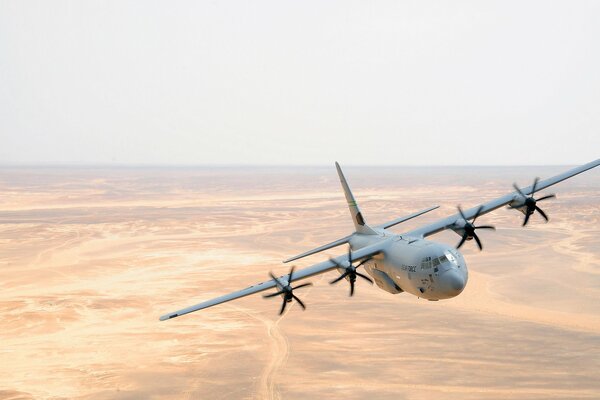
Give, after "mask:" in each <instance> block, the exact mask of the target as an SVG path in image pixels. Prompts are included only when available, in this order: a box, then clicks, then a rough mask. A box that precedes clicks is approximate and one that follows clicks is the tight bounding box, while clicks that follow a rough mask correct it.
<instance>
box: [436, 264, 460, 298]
mask: <svg viewBox="0 0 600 400" xmlns="http://www.w3.org/2000/svg"><path fill="white" fill-rule="evenodd" d="M440 278H441V279H440V280H441V282H440V283H441V285H440V289H441V290H442V292H443V293H444V294H445V295H446V296H448V297H454V296H458V295H459V294H460V293H461V292H462V291H463V289H464V288H465V283H466V282H465V278H464V277H463V276H462V274H461V273H460V272H459V271H457V270H456V269H450V270H448V271H446V272H444V274H443V275H442V276H441V277H440Z"/></svg>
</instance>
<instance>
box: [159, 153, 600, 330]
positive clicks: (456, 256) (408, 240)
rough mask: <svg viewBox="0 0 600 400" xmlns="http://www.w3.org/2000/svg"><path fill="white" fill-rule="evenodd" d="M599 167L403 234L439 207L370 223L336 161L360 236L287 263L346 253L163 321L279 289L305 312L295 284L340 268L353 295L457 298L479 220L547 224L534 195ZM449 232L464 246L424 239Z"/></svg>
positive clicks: (518, 190) (537, 182) (287, 300)
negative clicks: (516, 218) (501, 213)
mask: <svg viewBox="0 0 600 400" xmlns="http://www.w3.org/2000/svg"><path fill="white" fill-rule="evenodd" d="M598 165H600V159H598V160H596V161H593V162H590V163H588V164H585V165H582V166H580V167H577V168H573V169H571V170H569V171H567V172H564V173H562V174H560V175H556V176H554V177H552V178H549V179H545V180H542V181H540V180H539V178H535V180H534V181H533V184H532V185H531V186H528V187H526V188H519V187H518V186H517V185H516V184H514V185H513V186H514V189H515V191H514V192H511V193H509V194H507V195H505V196H502V197H499V198H497V199H495V200H491V201H488V202H487V203H483V204H481V205H479V206H476V207H473V208H470V209H468V210H462V209H461V208H460V207H459V208H458V213H456V214H454V215H451V216H449V217H447V218H444V219H440V220H438V221H435V222H433V223H431V224H428V225H425V226H423V227H421V228H417V229H414V230H411V231H408V232H404V233H402V234H395V233H392V232H390V231H388V230H387V229H388V228H390V227H392V226H394V225H398V224H400V223H402V222H405V221H408V220H409V219H412V218H415V217H418V216H420V215H422V214H425V213H427V212H429V211H432V210H434V209H436V208H438V207H437V206H436V207H431V208H427V209H425V210H421V211H418V212H415V213H413V214H410V215H406V216H404V217H400V218H397V219H394V220H392V221H389V222H386V223H383V224H379V225H368V224H367V223H366V221H365V218H364V217H363V215H362V213H361V212H360V209H359V207H358V204H357V202H356V200H355V199H354V196H353V195H352V192H351V191H350V187H349V186H348V182H347V181H346V178H345V177H344V174H343V173H342V169H341V168H340V166H339V164H338V163H337V162H336V163H335V166H336V168H337V173H338V175H339V178H340V182H341V184H342V188H343V189H344V194H345V195H346V200H347V202H348V208H349V209H350V215H351V216H352V221H353V222H354V228H355V232H354V233H352V234H351V235H348V236H345V237H343V238H341V239H338V240H335V241H333V242H331V243H328V244H326V245H323V246H320V247H317V248H316V249H313V250H310V251H307V252H305V253H302V254H300V255H297V256H295V257H292V258H290V259H288V260H285V261H284V262H285V263H287V262H290V261H294V260H297V259H299V258H302V257H306V256H309V255H312V254H315V253H319V252H321V251H324V250H327V249H331V248H333V247H337V246H340V245H343V244H348V252H347V254H344V255H341V256H339V257H335V258H330V259H329V260H327V261H324V262H321V263H318V264H315V265H313V266H311V267H308V268H304V269H302V270H299V271H295V270H294V267H292V268H291V270H290V272H289V273H288V274H286V275H283V276H279V277H277V276H275V275H273V273H269V276H270V278H271V279H270V280H268V281H266V282H261V283H258V284H256V285H252V286H250V287H247V288H246V289H242V290H239V291H237V292H233V293H230V294H226V295H224V296H221V297H217V298H215V299H212V300H208V301H205V302H202V303H200V304H197V305H194V306H191V307H188V308H184V309H182V310H179V311H175V312H172V313H169V314H165V315H163V316H162V317H160V320H161V321H164V320H167V319H171V318H175V317H179V316H181V315H184V314H188V313H191V312H194V311H198V310H202V309H205V308H208V307H212V306H215V305H217V304H221V303H225V302H227V301H231V300H235V299H239V298H241V297H244V296H248V295H251V294H255V293H259V292H263V291H265V290H269V289H275V292H274V293H270V294H267V295H265V296H264V297H265V298H270V297H276V296H281V297H282V298H283V303H282V305H281V309H280V314H282V313H283V312H284V311H285V308H286V305H287V304H288V303H290V302H291V301H292V300H296V301H297V302H298V304H299V305H300V306H301V307H302V308H303V309H306V306H305V305H304V303H303V302H302V300H300V299H299V298H298V297H297V296H296V294H295V291H296V290H297V289H300V288H302V287H305V286H309V285H311V283H303V284H300V285H297V286H294V284H295V283H296V282H297V281H299V280H301V279H305V278H308V277H311V276H314V275H317V274H322V273H324V272H328V271H331V270H337V272H338V273H339V276H338V277H336V278H335V279H333V280H332V281H331V282H330V283H331V284H335V283H337V282H339V281H341V280H346V281H347V282H348V283H349V285H350V296H352V295H353V294H354V285H355V283H356V280H357V278H361V279H363V280H364V281H367V282H370V283H371V284H372V283H373V281H375V283H376V284H377V286H379V288H381V289H383V290H385V291H387V292H389V293H393V294H396V293H401V292H407V293H410V294H412V295H414V296H418V297H420V298H424V299H427V300H431V301H436V300H442V299H449V298H452V297H455V296H457V295H458V294H460V293H461V292H462V291H463V289H464V288H465V285H466V284H467V278H468V272H467V265H466V263H465V259H464V257H463V256H462V254H461V253H460V252H459V251H458V249H459V248H460V247H461V246H462V245H463V244H464V243H465V242H466V241H470V240H472V239H474V240H475V243H476V244H477V246H478V247H479V249H480V250H481V249H482V248H483V245H482V244H481V240H480V239H479V237H478V236H477V230H478V229H494V227H493V226H489V225H476V224H475V221H476V220H477V218H478V217H479V216H481V215H483V214H487V213H489V212H490V211H493V210H495V209H497V208H500V207H502V206H508V208H510V209H513V210H517V211H520V212H522V213H523V214H524V218H523V226H525V225H527V223H528V222H529V220H530V218H531V217H532V215H533V214H535V213H536V212H537V213H538V214H539V215H540V216H541V218H543V219H544V220H546V222H547V221H548V216H547V215H546V213H545V212H544V211H543V210H542V209H541V208H540V207H539V206H538V203H539V202H540V201H544V200H548V199H550V198H553V197H554V195H553V194H549V195H545V196H542V197H538V198H536V197H534V195H535V193H536V192H538V191H540V190H543V189H546V188H547V187H549V186H552V185H555V184H557V183H559V182H562V181H564V180H565V179H568V178H571V177H573V176H575V175H577V174H580V173H582V172H584V171H587V170H589V169H592V168H594V167H597V166H598ZM446 229H450V230H453V231H454V232H456V233H457V234H458V235H459V236H460V242H459V243H458V244H457V246H456V248H454V247H451V246H447V245H445V244H441V243H436V242H433V241H430V240H426V239H425V238H426V237H428V236H430V235H433V234H435V233H438V232H441V231H443V230H446ZM355 263H357V264H355ZM361 266H362V267H363V268H364V270H365V271H366V273H367V274H368V275H365V274H363V273H361V272H359V271H358V268H359V267H361Z"/></svg>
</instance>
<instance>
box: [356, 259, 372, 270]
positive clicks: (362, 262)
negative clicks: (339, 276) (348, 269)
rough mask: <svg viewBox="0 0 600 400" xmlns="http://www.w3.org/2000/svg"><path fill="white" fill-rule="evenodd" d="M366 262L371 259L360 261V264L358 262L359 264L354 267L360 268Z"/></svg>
mask: <svg viewBox="0 0 600 400" xmlns="http://www.w3.org/2000/svg"><path fill="white" fill-rule="evenodd" d="M368 261H371V257H369V258H365V259H364V260H362V261H361V262H360V263H359V264H358V265H357V266H356V268H358V267H360V266H361V265H363V264H364V263H366V262H368Z"/></svg>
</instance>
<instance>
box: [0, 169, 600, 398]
mask: <svg viewBox="0 0 600 400" xmlns="http://www.w3.org/2000/svg"><path fill="white" fill-rule="evenodd" d="M567 168H568V167H498V168H492V167H448V168H443V167H435V168H434V167H431V168H416V167H414V168H413V167H411V168H406V167H377V168H375V167H370V168H367V167H365V168H358V167H351V168H345V173H346V175H347V177H348V180H349V182H350V185H351V186H352V189H353V191H354V193H355V196H356V197H357V200H358V201H359V203H360V205H361V208H362V211H363V214H364V216H365V219H366V220H367V222H369V223H374V224H375V223H379V222H383V221H386V220H389V219H393V218H396V217H398V216H401V215H404V214H408V213H411V212H413V211H416V210H419V209H422V208H425V207H428V206H432V205H440V206H441V207H440V208H439V209H438V210H436V211H434V212H432V213H430V214H427V215H425V216H422V217H420V218H418V219H416V220H413V221H409V222H408V223H406V224H403V225H400V226H397V227H395V228H392V229H393V230H394V231H396V232H402V231H403V230H408V229H410V228H411V227H414V226H417V225H419V224H423V223H426V222H428V221H432V220H434V219H436V218H440V217H443V216H447V215H449V214H453V213H454V212H455V211H456V205H457V204H461V205H462V206H463V207H465V208H467V207H471V206H474V205H476V204H479V203H480V202H482V201H486V200H489V199H492V198H495V197H497V196H500V195H503V194H505V193H507V192H509V191H512V187H511V185H512V183H513V182H515V181H516V182H518V183H519V184H520V185H521V186H527V185H529V184H530V183H531V182H532V180H533V178H534V177H535V176H540V177H542V178H545V177H549V176H552V175H554V174H556V173H559V172H562V171H564V170H566V169H567ZM543 193H556V194H557V199H555V200H549V201H547V202H544V203H543V204H542V203H540V206H541V207H542V208H543V209H544V210H545V211H546V212H547V213H548V215H549V216H550V223H548V224H545V223H544V221H543V220H542V218H541V217H540V216H539V215H534V216H533V217H532V220H531V222H530V224H529V225H528V226H527V227H526V228H521V221H522V217H523V216H522V214H520V213H517V212H515V211H512V210H506V209H499V210H497V211H495V212H493V213H490V214H488V215H485V216H483V217H481V218H480V220H479V222H480V223H485V224H492V225H495V226H496V227H497V231H496V232H488V231H485V232H482V233H481V234H480V237H481V239H482V241H483V244H484V246H485V247H484V251H483V252H479V251H478V250H477V248H476V246H475V245H474V243H466V245H465V246H463V248H462V249H461V250H462V251H463V253H464V255H465V258H466V260H467V265H468V266H469V273H470V274H469V282H468V284H467V287H466V289H465V291H464V292H463V293H462V294H461V295H460V296H458V297H457V298H454V299H451V300H445V301H439V302H428V301H424V300H420V299H417V298H415V297H413V296H411V295H408V294H398V295H391V294H388V293H386V292H384V291H381V290H379V289H378V288H376V287H375V286H370V285H368V284H366V282H362V281H359V282H357V290H356V293H355V296H354V297H353V298H349V297H348V286H347V284H345V283H344V282H341V283H340V284H338V285H335V286H332V285H329V284H328V281H329V280H331V279H333V278H334V277H335V276H336V275H335V272H331V273H329V274H325V275H322V276H318V277H314V278H312V279H310V281H312V282H313V283H314V286H313V287H310V288H305V289H301V290H299V291H298V292H297V293H296V294H297V295H298V296H299V297H300V298H301V299H303V300H304V301H305V303H306V304H307V307H308V308H307V310H306V311H305V312H302V310H301V309H300V308H299V307H298V305H297V304H294V305H293V306H292V307H289V308H288V310H287V311H286V313H285V314H284V315H283V316H281V317H279V316H278V315H277V313H278V310H279V306H280V299H279V298H275V299H266V300H265V299H263V298H262V296H261V295H255V296H251V297H247V298H243V299H240V300H238V301H235V302H231V303H227V304H223V305H220V306H217V307H213V308H210V309H207V310H204V311H201V312H197V313H194V314H190V315H187V316H184V317H181V318H176V319H173V320H170V321H165V322H159V321H158V317H159V316H160V315H162V314H164V313H166V312H170V311H174V310H177V309H179V308H182V307H185V306H189V305H192V304H195V303H198V302H200V301H203V300H206V299H209V298H212V297H215V296H219V295H221V294H225V293H227V292H230V291H233V290H238V289H241V288H244V287H247V286H248V285H250V284H254V283H258V282H261V281H264V280H267V279H268V275H267V274H268V271H270V270H272V271H274V272H275V273H281V274H283V273H285V272H287V270H288V268H289V266H288V265H283V264H282V263H281V260H283V259H285V258H287V257H289V256H292V255H295V254H297V253H300V252H303V251H305V250H308V249H310V248H312V247H316V246H318V245H321V244H324V243H326V242H329V241H331V240H334V239H337V238H339V237H342V236H345V235H347V234H349V233H350V231H351V228H352V223H351V220H350V218H349V215H348V210H347V208H346V204H345V201H344V198H343V193H342V191H341V189H340V187H339V181H338V180H337V175H336V173H335V169H334V168H333V165H332V166H331V167H326V168H325V167H322V168H316V167H314V168H292V167H282V168H276V167H272V168H267V167H260V168H258V167H255V168H247V167H228V168H208V167H206V168H58V167H56V168H41V167H36V168H24V167H21V168H16V167H15V168H10V167H3V168H2V169H0V399H11V400H16V399H255V398H260V399H319V398H327V399H411V400H422V399H461V400H463V399H569V400H575V399H598V398H600V379H598V371H600V239H599V238H600V169H599V170H592V171H589V172H587V173H584V174H582V175H579V176H577V177H575V178H572V179H571V180H569V181H567V182H563V183H561V184H559V185H557V186H555V187H553V188H550V189H548V190H546V191H544V192H543ZM430 239H432V240H439V241H442V242H446V243H451V244H456V243H457V242H458V241H459V237H458V236H457V235H456V234H454V233H453V232H444V233H441V234H438V235H435V236H433V237H430ZM344 251H345V248H339V249H334V250H332V251H328V252H325V253H324V254H319V255H315V256H311V257H308V258H306V259H302V260H299V261H298V262H296V263H295V265H296V266H297V267H298V268H302V267H304V266H308V265H311V264H312V263H315V262H318V261H321V260H323V259H325V258H326V257H329V256H333V255H338V254H341V253H343V252H344Z"/></svg>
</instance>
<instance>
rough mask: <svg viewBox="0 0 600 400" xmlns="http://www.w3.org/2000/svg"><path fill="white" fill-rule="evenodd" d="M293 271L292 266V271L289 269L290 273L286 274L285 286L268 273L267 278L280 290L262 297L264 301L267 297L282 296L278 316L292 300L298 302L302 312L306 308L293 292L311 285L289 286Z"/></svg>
mask: <svg viewBox="0 0 600 400" xmlns="http://www.w3.org/2000/svg"><path fill="white" fill-rule="evenodd" d="M295 269H296V267H294V266H292V269H290V273H289V274H288V279H287V284H284V283H283V282H282V281H280V280H279V279H278V278H277V277H276V276H275V275H273V273H272V272H269V276H270V277H271V279H273V280H274V281H275V283H277V285H278V286H279V287H280V288H281V290H279V291H278V292H277V293H271V294H266V295H264V296H263V297H264V298H265V299H267V298H269V297H275V296H279V295H283V304H282V305H281V310H280V311H279V315H281V314H283V312H284V311H285V307H286V305H287V303H290V302H291V301H292V299H293V300H296V301H297V302H298V304H300V306H301V307H302V309H303V310H306V306H305V305H304V303H303V302H302V300H300V299H299V298H298V297H296V295H295V294H294V290H296V289H300V288H301V287H305V286H311V285H312V283H310V282H308V283H303V284H302V285H298V286H295V287H292V285H291V283H292V275H293V274H294V270H295Z"/></svg>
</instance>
